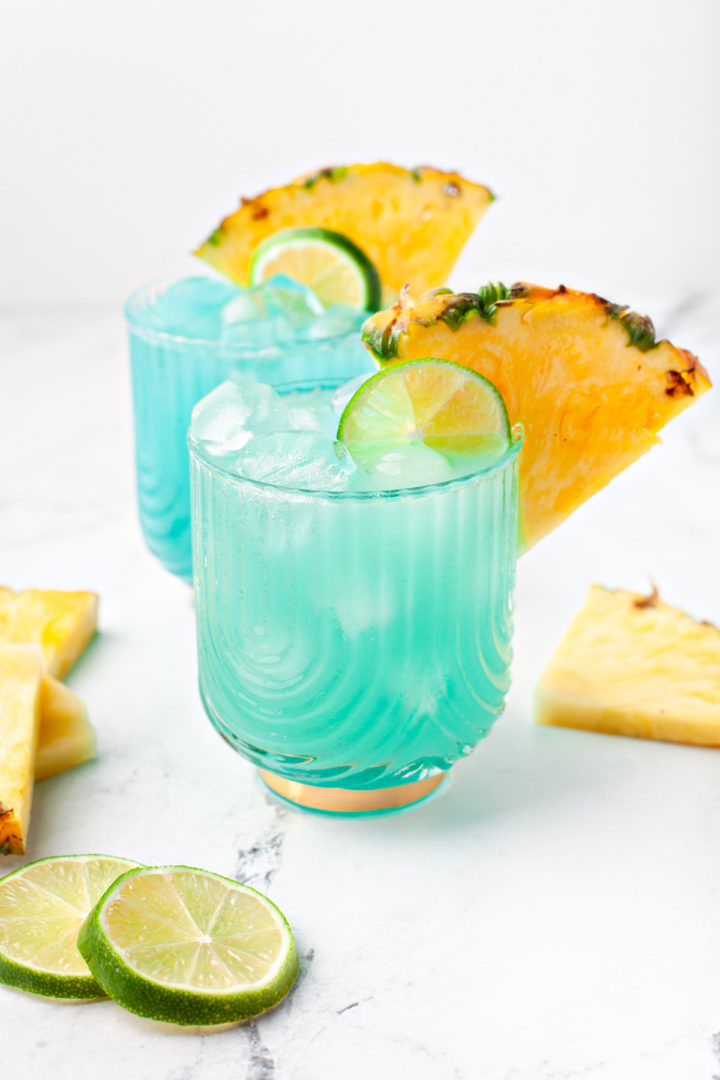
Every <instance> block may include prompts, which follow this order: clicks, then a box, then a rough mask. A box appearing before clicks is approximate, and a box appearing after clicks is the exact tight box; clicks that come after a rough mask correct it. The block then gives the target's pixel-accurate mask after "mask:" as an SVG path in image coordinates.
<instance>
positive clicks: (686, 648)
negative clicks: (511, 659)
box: [535, 585, 720, 746]
mask: <svg viewBox="0 0 720 1080" xmlns="http://www.w3.org/2000/svg"><path fill="white" fill-rule="evenodd" d="M535 719H536V721H537V722H538V723H540V724H554V725H557V726H559V727H572V728H582V729H584V730H586V731H599V732H605V733H606V734H609V735H630V736H633V737H634V738H639V739H662V740H665V741H667V742H680V743H694V744H697V745H700V746H720V630H718V629H717V627H715V626H711V625H710V624H709V623H699V622H696V621H695V620H694V619H691V618H690V616H689V615H685V614H684V613H683V612H682V611H678V609H677V608H674V607H671V606H670V605H669V604H664V603H661V602H660V600H659V599H658V597H657V593H655V592H653V594H652V595H651V596H649V597H642V596H638V595H637V594H636V593H631V592H625V591H624V590H622V589H618V590H617V591H610V590H608V589H604V588H601V587H600V586H599V585H593V586H592V587H591V588H590V592H589V593H588V597H587V600H586V603H585V607H584V608H583V610H582V611H581V612H580V613H579V614H578V615H577V616H576V617H575V619H574V620H573V622H572V623H571V624H570V627H569V629H568V630H567V632H566V634H565V637H564V638H563V639H562V641H561V642H560V645H559V646H558V649H557V651H556V653H555V655H554V656H553V658H552V660H551V662H550V664H549V666H548V668H547V669H546V671H545V673H544V675H543V676H542V679H541V680H540V682H539V684H538V687H537V690H536V693H535Z"/></svg>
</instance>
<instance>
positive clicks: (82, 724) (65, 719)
mask: <svg viewBox="0 0 720 1080" xmlns="http://www.w3.org/2000/svg"><path fill="white" fill-rule="evenodd" d="M96 753H97V737H96V735H95V729H94V728H93V726H92V724H91V723H90V721H89V719H88V714H87V708H86V707H85V703H84V701H83V700H82V698H79V697H78V695H77V694H74V693H73V691H72V690H70V689H68V687H67V686H64V685H63V684H62V683H61V682H58V681H57V679H53V678H52V677H51V676H49V675H47V676H45V678H44V679H43V681H42V684H41V687H40V731H39V735H38V747H37V753H36V755H35V781H36V782H37V781H40V780H47V779H48V777H50V776H56V775H57V774H58V773H61V772H65V770H66V769H71V768H73V767H74V766H75V765H81V764H82V763H83V762H84V761H89V760H90V759H91V758H94V757H95V755H96Z"/></svg>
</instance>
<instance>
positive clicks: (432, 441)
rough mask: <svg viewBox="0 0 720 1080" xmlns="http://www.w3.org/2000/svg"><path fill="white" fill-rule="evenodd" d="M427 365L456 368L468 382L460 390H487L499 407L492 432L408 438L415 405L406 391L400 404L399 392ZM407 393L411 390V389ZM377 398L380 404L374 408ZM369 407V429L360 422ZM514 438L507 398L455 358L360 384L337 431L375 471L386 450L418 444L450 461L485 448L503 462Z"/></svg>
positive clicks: (398, 367) (391, 369)
mask: <svg viewBox="0 0 720 1080" xmlns="http://www.w3.org/2000/svg"><path fill="white" fill-rule="evenodd" d="M423 365H424V366H425V367H426V368H431V369H432V368H436V369H438V370H445V371H447V370H455V371H457V372H459V373H462V382H461V383H459V384H458V389H459V387H460V386H461V385H462V384H474V385H475V386H480V387H482V389H483V391H484V392H485V394H486V395H487V400H488V402H490V403H492V406H493V407H492V408H491V409H490V410H487V412H488V413H489V414H490V415H489V416H488V419H492V423H490V424H489V425H488V426H487V429H486V430H483V431H476V432H475V433H474V434H471V433H467V434H466V435H464V436H444V435H443V434H442V433H441V432H435V433H433V434H432V435H429V436H425V437H421V438H418V439H414V438H410V437H408V436H407V435H406V434H404V432H403V427H405V428H406V429H407V427H408V423H407V416H406V415H405V414H406V413H407V410H408V408H410V409H411V408H412V403H411V402H410V395H409V392H408V393H407V401H406V400H404V397H403V391H402V390H401V391H400V394H401V397H400V400H398V390H399V389H400V387H401V386H402V385H403V384H404V376H405V374H406V373H408V372H412V371H417V372H419V371H420V369H421V368H422V367H423ZM398 375H400V380H398ZM385 383H387V384H388V385H387V391H388V398H387V400H386V401H383V399H382V396H381V395H379V394H378V391H379V390H381V389H382V388H383V386H384V384H385ZM405 390H406V391H407V388H405ZM456 392H457V389H456V390H455V391H453V393H456ZM371 396H373V397H375V398H376V399H378V400H376V402H373V403H372V404H371V403H370V398H371ZM444 404H447V402H445V403H442V402H440V403H439V404H438V410H437V411H438V412H439V411H440V410H441V409H442V407H443V405H444ZM366 406H367V407H369V408H370V409H371V410H372V415H371V417H370V418H369V421H368V422H367V423H366V424H364V425H363V423H362V422H361V419H360V418H361V417H362V411H363V410H364V409H365V407H366ZM351 426H352V427H353V429H354V430H352V431H351V430H349V429H350V428H351ZM512 437H513V436H512V429H511V426H510V419H509V417H508V413H507V408H506V407H505V402H504V399H503V397H502V394H501V393H500V391H499V390H498V389H497V387H496V386H495V385H494V383H492V382H491V381H490V380H489V379H488V378H486V377H485V376H484V375H481V374H479V373H478V372H475V371H472V370H471V369H470V368H467V367H465V366H463V365H462V364H458V363H456V362H455V361H453V360H440V359H438V358H435V357H426V358H424V359H421V360H408V361H405V362H404V363H398V364H392V365H389V366H387V367H384V368H383V369H382V370H381V371H378V372H376V374H374V375H372V376H371V377H370V378H369V379H367V380H366V381H365V382H364V383H363V384H362V386H360V388H359V389H358V390H357V391H356V392H355V394H354V395H353V396H352V398H351V399H350V401H349V402H348V403H347V405H346V406H345V409H344V410H343V413H342V415H341V417H340V421H339V423H338V430H337V439H338V441H339V442H342V443H343V444H344V445H345V446H347V447H348V449H349V450H350V452H351V454H352V456H353V457H354V458H355V460H356V461H357V462H358V463H359V464H360V465H361V466H362V467H364V468H368V469H370V470H372V465H373V462H374V460H375V459H377V458H378V457H379V456H380V455H382V454H383V453H384V452H385V451H387V450H388V449H391V448H393V447H395V446H402V445H403V444H407V443H409V442H412V441H422V442H423V443H424V444H425V445H426V446H427V447H428V448H430V449H432V450H435V451H436V452H438V453H442V454H444V455H446V456H447V457H448V458H449V459H452V460H457V459H458V458H459V457H465V456H466V455H470V454H475V455H479V454H480V453H481V452H482V451H483V450H484V451H485V452H486V453H487V454H488V455H489V456H491V457H492V458H499V457H501V456H502V454H503V453H504V452H505V451H506V450H507V449H508V447H509V446H510V445H511V443H512Z"/></svg>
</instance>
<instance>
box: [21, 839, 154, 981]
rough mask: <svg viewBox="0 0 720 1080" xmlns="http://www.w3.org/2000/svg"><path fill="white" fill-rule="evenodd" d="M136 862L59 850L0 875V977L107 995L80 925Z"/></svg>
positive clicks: (108, 856)
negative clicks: (83, 950)
mask: <svg viewBox="0 0 720 1080" xmlns="http://www.w3.org/2000/svg"><path fill="white" fill-rule="evenodd" d="M137 865H138V864H137V863H134V862H129V861H128V860H127V859H117V858H115V857H114V856H111V855H59V856H56V857H53V858H50V859H39V860H38V861H37V862H32V863H28V864H27V865H26V866H21V867H20V869H19V870H14V871H13V872H12V873H10V874H6V876H5V877H3V878H0V982H4V983H7V984H8V985H9V986H15V987H17V988H18V989H20V990H27V991H29V992H30V993H32V994H42V995H43V996H44V997H52V998H66V999H69V1000H73V1001H82V1000H89V999H91V998H99V997H101V998H102V997H105V992H104V991H103V990H102V989H101V987H100V986H98V984H97V983H96V982H95V980H94V979H93V977H92V975H91V974H90V971H89V970H88V966H87V964H86V963H85V961H84V960H83V958H82V956H81V955H80V953H79V952H78V949H77V936H78V931H79V930H80V927H81V926H82V923H83V920H84V919H85V917H86V916H87V914H88V912H89V911H90V910H91V909H92V907H93V906H94V905H95V904H96V903H97V901H98V900H99V898H100V897H101V896H102V894H103V893H104V892H105V890H106V889H107V887H108V886H109V885H111V884H112V882H113V881H115V879H116V878H117V877H119V876H120V874H124V873H125V872H126V871H127V870H129V869H131V868H133V867H136V866H137Z"/></svg>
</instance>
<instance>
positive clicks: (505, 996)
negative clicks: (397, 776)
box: [0, 297, 720, 1080]
mask: <svg viewBox="0 0 720 1080" xmlns="http://www.w3.org/2000/svg"><path fill="white" fill-rule="evenodd" d="M689 299H690V298H689ZM692 304H693V305H694V306H691V305H690V303H689V300H688V302H686V303H685V304H683V305H677V306H676V307H675V308H674V309H671V308H670V307H668V308H667V313H666V316H665V317H664V318H663V317H660V318H657V319H656V321H657V324H658V329H659V330H660V332H661V333H662V334H664V335H667V336H669V337H671V338H673V339H675V338H676V339H677V340H678V341H679V342H680V344H683V345H686V346H687V347H688V348H691V349H693V350H694V351H696V352H698V353H699V354H700V356H701V359H702V360H703V361H704V362H705V363H706V365H707V366H708V367H709V369H710V372H711V375H712V374H713V373H714V375H715V378H716V380H718V379H720V363H719V362H718V353H717V345H716V340H717V335H716V330H715V327H716V326H717V324H718V319H717V315H718V314H720V311H719V308H718V303H717V301H716V300H715V299H710V298H703V297H699V298H696V299H693V301H692ZM648 308H649V309H650V310H652V311H653V313H656V312H657V310H658V305H657V304H655V305H651V304H648ZM0 349H1V350H2V361H1V362H2V375H1V378H2V382H1V386H2V393H1V394H0V431H2V436H1V437H2V440H3V444H2V445H3V461H4V462H5V463H6V467H5V468H4V469H3V470H2V479H1V480H0V556H1V561H2V573H1V575H0V576H1V577H2V579H3V582H7V583H8V584H10V585H13V586H14V587H17V588H20V587H24V586H30V585H37V586H46V587H50V586H55V587H68V588H72V587H84V588H92V589H96V590H97V591H98V592H99V593H100V594H101V597H102V606H101V623H102V630H103V632H102V635H101V636H100V638H99V639H98V640H97V642H96V643H95V644H94V645H93V646H92V648H91V649H90V650H89V652H88V654H87V655H86V657H85V658H84V659H83V660H82V661H81V663H80V664H79V665H78V667H77V668H76V670H75V671H74V672H73V673H72V675H71V677H70V679H69V682H70V684H71V685H72V686H73V688H75V689H76V690H77V691H78V692H79V693H81V694H82V695H83V697H84V698H85V699H86V700H87V702H88V704H89V708H90V712H91V715H92V718H93V720H94V722H95V724H96V725H97V728H98V733H99V739H100V757H99V759H98V761H97V762H94V763H90V764H88V765H85V766H82V767H81V768H79V769H77V770H75V771H74V772H71V773H68V774H66V775H64V776H59V777H57V778H55V779H53V780H49V781H46V782H45V783H43V784H41V785H39V786H38V788H37V792H36V800H35V808H34V817H33V824H32V831H31V842H30V857H32V858H38V857H41V856H44V855H49V854H54V853H60V852H80V851H109V852H114V853H117V854H122V855H126V856H129V857H132V858H135V859H138V860H141V861H145V862H148V863H175V862H182V863H187V864H190V865H198V866H205V867H207V868H208V869H212V870H215V871H217V872H219V873H223V874H228V875H230V876H234V877H236V878H237V879H238V880H241V881H246V882H248V883H249V884H250V885H252V886H254V887H257V888H259V889H261V890H263V891H266V892H267V893H268V894H269V895H270V896H271V897H272V898H273V900H275V901H276V903H278V904H279V905H280V906H281V908H282V909H283V910H284V911H285V912H286V913H287V916H288V918H289V920H290V922H291V924H292V925H293V927H294V929H295V931H296V936H297V941H298V948H299V951H300V954H301V958H302V960H301V964H302V968H301V975H300V977H299V979H298V982H297V984H296V986H295V988H294V989H293V991H292V993H291V994H290V996H289V998H288V1000H287V1001H286V1002H285V1003H284V1004H283V1006H282V1007H281V1008H279V1009H277V1010H276V1011H275V1012H273V1013H270V1014H268V1015H266V1016H264V1017H260V1018H259V1019H258V1020H257V1021H255V1022H254V1023H252V1024H249V1025H246V1026H245V1027H241V1028H236V1029H233V1030H230V1031H226V1032H223V1033H220V1034H217V1035H205V1036H196V1035H178V1034H175V1033H172V1034H171V1033H169V1032H167V1031H166V1030H165V1029H163V1028H162V1027H160V1026H158V1025H153V1024H149V1023H146V1022H144V1021H141V1020H139V1019H137V1018H135V1017H133V1016H131V1015H130V1014H129V1013H127V1012H124V1011H123V1010H122V1009H120V1008H119V1007H118V1006H115V1005H114V1004H113V1003H111V1002H101V1003H96V1004H88V1005H83V1006H76V1005H66V1006H59V1005H54V1004H52V1003H49V1002H45V1001H41V1000H35V999H33V998H31V997H29V996H26V995H23V994H20V993H17V992H14V991H11V990H6V989H4V988H0V1005H1V1006H2V1014H3V1021H4V1030H5V1031H6V1032H13V1033H15V1035H14V1037H12V1038H6V1039H5V1041H4V1043H3V1050H2V1065H3V1068H4V1070H5V1071H7V1073H8V1075H10V1074H11V1073H12V1074H13V1075H22V1076H23V1077H25V1078H27V1080H45V1077H48V1076H52V1077H53V1080H76V1078H77V1077H79V1076H85V1075H87V1076H91V1075H102V1076H103V1077H106V1078H107V1080H115V1078H118V1080H120V1078H123V1080H124V1078H125V1077H127V1076H128V1075H130V1076H132V1077H133V1078H135V1080H151V1078H152V1080H158V1078H163V1080H198V1078H203V1080H204V1078H206V1077H208V1078H209V1077H212V1078H213V1080H214V1078H216V1077H217V1078H219V1080H225V1078H228V1080H230V1078H233V1080H235V1078H237V1080H336V1078H338V1077H342V1078H343V1080H361V1078H362V1080H367V1077H368V1076H377V1077H378V1078H382V1080H385V1078H388V1080H404V1078H406V1077H407V1078H412V1080H477V1078H480V1077H481V1078H482V1080H561V1078H562V1080H575V1078H577V1080H580V1078H588V1080H590V1078H592V1080H677V1078H678V1077H682V1078H685V1077H688V1078H689V1077H700V1078H705V1080H711V1077H712V1076H713V1074H718V1073H720V1049H719V1047H720V1036H719V1035H718V1034H716V1033H718V1032H720V1012H719V1011H718V1002H719V1001H720V965H719V964H718V962H717V956H718V947H719V944H720V938H719V932H718V925H719V924H718V909H717V896H718V890H719V889H720V848H718V845H717V835H718V832H719V831H720V756H718V754H717V752H715V751H711V750H710V751H708V750H701V749H693V748H686V747H677V746H668V745H655V744H651V743H643V742H634V741H632V740H624V739H614V738H609V737H602V736H592V735H584V734H581V733H576V732H569V731H561V730H553V729H539V728H535V727H534V726H533V725H532V723H531V720H530V698H531V692H532V688H533V685H534V683H535V681H536V679H537V677H538V675H539V673H540V671H541V670H542V668H543V666H544V664H545V663H546V661H547V659H548V657H549V655H550V653H551V652H552V650H553V648H554V645H555V643H556V641H557V640H558V638H559V636H560V634H561V633H562V631H563V629H564V627H565V626H566V624H567V622H568V620H569V618H570V617H571V615H572V614H573V613H574V612H575V610H577V608H578V607H579V606H580V604H581V602H582V599H583V596H584V592H585V589H586V587H587V585H588V583H589V582H590V581H595V580H597V581H600V582H603V583H606V584H608V585H623V586H627V587H637V588H643V587H644V586H645V585H646V582H647V578H648V576H652V577H653V579H654V580H656V581H657V582H658V584H659V585H660V588H661V591H662V592H663V594H664V595H665V596H666V598H667V599H668V600H669V601H670V602H673V603H676V604H678V605H679V606H681V607H684V608H686V609H687V610H688V611H690V612H692V613H693V614H697V615H699V616H702V617H705V618H709V619H711V620H714V621H718V622H720V569H719V568H718V560H717V549H718V539H719V538H720V498H719V497H718V496H719V494H720V409H719V407H718V402H717V401H716V394H715V393H711V394H709V395H707V397H706V398H705V399H704V400H703V401H702V402H700V403H699V404H698V405H697V406H696V407H694V408H693V409H691V410H689V411H688V412H687V413H685V414H684V415H683V416H682V417H680V418H679V419H678V420H677V421H675V422H674V423H673V424H672V425H671V426H670V427H669V428H668V429H667V431H666V433H665V435H664V436H663V439H664V446H663V447H662V448H659V449H656V450H654V451H653V452H652V453H651V454H649V455H647V457H646V458H644V459H643V460H642V461H641V462H638V463H637V464H636V465H634V466H633V467H632V468H631V469H629V470H628V471H627V472H626V473H625V474H624V475H623V476H622V477H620V478H618V479H617V480H616V481H615V482H614V483H613V484H612V485H611V487H610V488H609V489H607V490H606V491H604V492H602V493H601V494H600V495H598V496H597V497H596V498H595V499H593V500H591V502H590V503H588V504H587V505H586V506H585V507H583V508H582V509H581V510H580V511H578V513H577V514H576V515H574V517H573V518H572V519H571V520H570V521H569V522H567V523H566V525H565V526H564V527H563V528H562V529H560V530H558V532H557V533H556V534H555V535H553V537H551V538H549V539H548V540H546V541H544V542H543V543H542V544H540V545H539V546H538V547H537V548H536V549H534V550H533V551H532V552H531V553H530V554H529V555H527V556H526V557H525V558H524V559H523V560H522V562H521V565H520V571H519V582H518V594H517V642H516V660H515V666H514V685H513V689H512V691H511V695H510V698H509V702H508V708H507V712H506V715H505V717H504V718H503V719H502V720H501V721H500V722H499V723H498V725H497V727H496V729H495V731H494V732H493V734H492V735H491V737H490V738H489V739H488V740H487V741H486V742H485V743H484V744H483V745H482V746H481V747H480V748H479V749H478V751H477V752H476V753H475V754H474V755H473V756H472V757H471V758H470V759H468V760H467V761H465V762H463V763H462V764H461V765H459V766H458V767H457V768H456V769H455V770H454V775H453V777H452V782H451V783H450V785H449V786H448V789H447V790H446V791H445V792H444V793H443V794H442V795H441V796H439V797H438V798H437V799H435V800H433V801H431V802H429V803H427V804H425V805H423V806H420V807H419V808H417V809H416V810H413V811H411V812H409V813H404V814H400V815H397V816H395V817H389V818H388V817H385V818H380V819H356V820H350V821H344V820H336V819H332V818H325V817H321V816H314V815H302V814H297V813H294V812H293V811H292V810H290V809H288V808H286V807H284V806H280V804H278V803H277V802H275V801H273V799H272V797H271V796H269V795H268V793H267V792H266V791H265V789H264V788H263V787H262V786H261V785H260V783H259V782H258V781H257V779H256V777H255V774H254V772H253V770H252V769H251V768H250V767H249V766H248V765H246V764H245V763H244V762H243V761H241V760H240V759H239V758H237V757H236V756H235V755H234V754H233V753H232V751H231V750H230V749H229V748H228V747H227V746H225V744H224V743H223V742H222V741H221V740H220V739H219V738H218V737H217V736H216V735H215V734H214V733H213V731H212V730H211V728H210V725H209V724H208V723H207V721H206V720H205V717H204V714H203V711H202V708H201V706H200V702H199V699H198V695H197V691H196V685H195V681H196V671H195V658H194V637H193V613H192V605H191V598H190V593H189V590H188V589H187V588H186V587H185V586H184V585H183V584H182V583H181V582H179V581H176V580H174V579H173V578H171V577H170V576H169V575H168V574H165V573H163V571H162V570H161V569H160V568H159V567H158V566H157V564H156V562H155V560H154V559H153V558H152V557H151V556H150V555H149V554H148V553H147V552H146V551H145V550H144V548H143V545H142V542H141V539H140V534H139V528H138V526H137V522H136V519H135V510H134V495H133V488H132V484H133V468H132V449H131V421H130V406H129V385H128V384H129V380H128V374H127V367H126V360H125V355H124V339H123V328H122V324H121V319H120V317H119V315H117V314H107V313H103V312H88V313H83V314H82V315H77V316H72V317H71V316H54V317H51V316H47V315H45V316H38V317H37V318H31V317H29V316H24V317H22V318H21V317H17V318H14V317H13V318H11V317H9V316H4V317H3V320H2V322H1V323H0ZM21 861H22V860H19V859H6V860H5V861H4V862H3V864H2V867H0V871H5V870H10V869H12V868H13V867H15V866H18V865H20V863H21Z"/></svg>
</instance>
